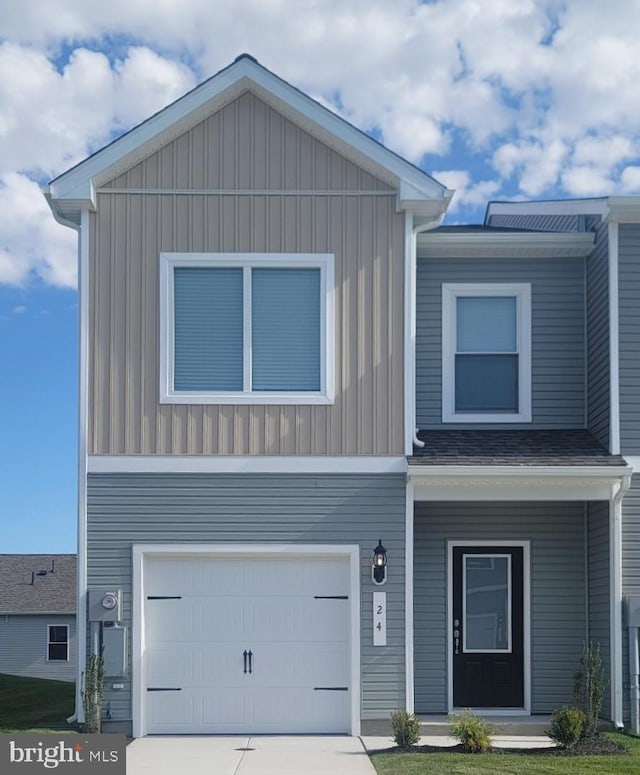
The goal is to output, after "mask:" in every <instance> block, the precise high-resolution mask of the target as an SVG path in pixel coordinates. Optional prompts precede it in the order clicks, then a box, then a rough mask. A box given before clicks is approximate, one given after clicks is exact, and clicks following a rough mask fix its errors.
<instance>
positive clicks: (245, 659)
mask: <svg viewBox="0 0 640 775" xmlns="http://www.w3.org/2000/svg"><path fill="white" fill-rule="evenodd" d="M242 656H243V657H244V672H245V673H246V672H247V650H246V649H245V650H244V651H243V652H242Z"/></svg>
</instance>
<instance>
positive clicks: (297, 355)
mask: <svg viewBox="0 0 640 775" xmlns="http://www.w3.org/2000/svg"><path fill="white" fill-rule="evenodd" d="M333 261H334V259H333V255H330V254H316V253H313V254H299V253H294V254H290V253H286V254H279V253H248V254H245V253H224V254H222V253H161V254H160V333H161V347H160V400H161V402H163V403H202V404H207V403H252V404H328V403H332V402H333V399H334V388H333Z"/></svg>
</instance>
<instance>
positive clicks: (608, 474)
mask: <svg viewBox="0 0 640 775" xmlns="http://www.w3.org/2000/svg"><path fill="white" fill-rule="evenodd" d="M632 472H633V468H632V467H631V466H627V465H620V466H515V465H514V466H486V465H485V466H456V465H442V466H441V465H430V466H423V465H413V466H412V465H409V466H408V467H407V478H408V479H429V478H434V479H436V478H437V479H440V478H442V477H444V476H455V477H456V478H457V479H460V480H462V479H465V478H477V477H484V478H505V479H509V478H514V479H516V478H517V479H526V478H531V479H533V478H545V477H546V478H551V477H556V476H562V477H566V478H575V479H580V478H593V477H596V478H599V479H609V480H610V481H612V482H617V481H620V479H622V478H623V477H625V476H629V475H630V474H631V473H632Z"/></svg>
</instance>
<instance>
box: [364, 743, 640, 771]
mask: <svg viewBox="0 0 640 775" xmlns="http://www.w3.org/2000/svg"><path fill="white" fill-rule="evenodd" d="M607 737H610V738H611V739H612V740H618V741H620V742H621V743H622V744H623V745H625V746H626V747H627V748H628V749H629V753H628V754H621V755H620V756H576V757H573V756H572V757H568V756H557V757H556V756H513V755H511V756H510V755H509V754H499V753H498V754H496V753H488V754H458V753H449V754H447V753H425V754H420V753H407V754H384V753H381V754H375V755H374V756H372V757H371V761H372V762H373V765H374V767H375V768H376V771H377V772H378V773H379V774H380V775H534V774H535V775H566V774H567V773H572V774H573V775H596V773H597V775H633V774H634V773H635V774H636V775H640V740H639V739H635V738H631V737H626V736H625V735H621V734H614V733H611V734H608V735H607Z"/></svg>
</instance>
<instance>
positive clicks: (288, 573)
mask: <svg viewBox="0 0 640 775" xmlns="http://www.w3.org/2000/svg"><path fill="white" fill-rule="evenodd" d="M144 606H145V645H144V656H143V660H144V681H145V683H144V695H145V702H146V730H147V733H148V734H180V733H184V734H189V733H190V734H230V733H261V732H263V733H267V732H276V733H277V732H283V733H284V732H299V733H301V732H309V733H310V732H318V733H322V732H324V733H327V732H348V731H349V729H350V713H349V708H350V687H349V683H350V679H349V674H350V660H349V616H350V600H349V563H348V560H347V559H346V558H327V557H312V556H310V557H307V556H305V557H300V556H297V557H296V556H294V557H282V556H280V557H269V556H252V557H229V556H225V557H221V556H216V557H194V556H188V557H147V559H146V560H145V567H144Z"/></svg>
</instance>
